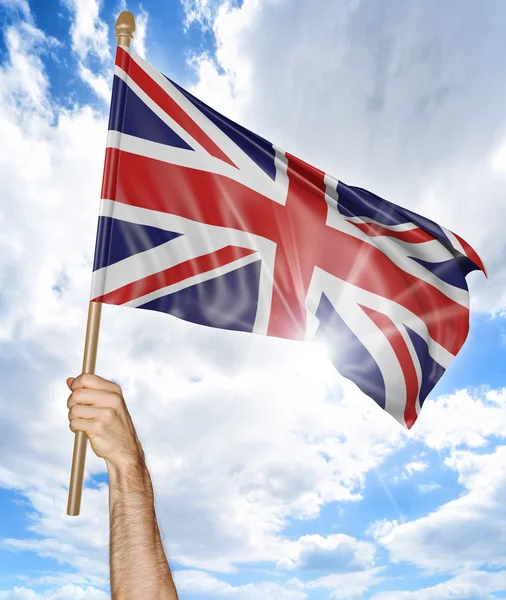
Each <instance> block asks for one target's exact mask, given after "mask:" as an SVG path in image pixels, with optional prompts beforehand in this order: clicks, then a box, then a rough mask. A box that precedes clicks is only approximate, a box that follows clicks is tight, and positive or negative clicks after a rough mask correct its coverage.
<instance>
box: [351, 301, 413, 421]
mask: <svg viewBox="0 0 506 600" xmlns="http://www.w3.org/2000/svg"><path fill="white" fill-rule="evenodd" d="M359 306H360V308H361V309H362V310H363V311H364V312H365V314H366V315H367V316H368V317H369V318H370V319H371V321H373V323H375V324H376V326H377V327H378V328H379V329H380V330H381V332H382V333H383V335H384V336H385V337H386V338H387V340H388V341H389V343H390V345H391V346H392V348H393V351H394V352H395V356H396V357H397V360H398V361H399V364H400V365H401V369H402V374H403V375H404V381H405V383H406V406H405V409H404V421H405V423H406V427H407V428H408V429H411V427H412V426H413V423H414V422H415V421H416V419H417V417H418V414H417V412H416V399H417V397H418V391H419V383H418V376H417V374H416V369H415V365H414V363H413V358H412V356H411V354H410V352H409V349H408V346H407V344H406V342H405V340H404V338H403V337H402V335H401V332H400V331H399V330H398V329H397V327H396V326H395V324H394V322H393V321H392V320H391V319H390V318H389V317H387V316H386V315H384V314H383V313H380V312H377V311H375V310H373V309H372V308H368V307H366V306H362V305H361V304H359Z"/></svg>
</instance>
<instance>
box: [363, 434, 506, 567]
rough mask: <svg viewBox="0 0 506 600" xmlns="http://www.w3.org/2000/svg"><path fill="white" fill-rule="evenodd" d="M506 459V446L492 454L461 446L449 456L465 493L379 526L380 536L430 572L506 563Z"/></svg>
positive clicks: (396, 553) (398, 555) (400, 558)
mask: <svg viewBox="0 0 506 600" xmlns="http://www.w3.org/2000/svg"><path fill="white" fill-rule="evenodd" d="M505 460H506V446H499V447H497V448H496V449H495V451H494V452H492V453H490V454H473V453H472V452H471V451H469V450H465V451H463V450H461V451H456V452H454V453H453V454H452V455H451V456H450V457H449V458H447V459H446V461H445V463H446V464H447V466H448V467H450V468H451V469H453V470H454V471H456V472H457V473H458V481H459V483H460V484H461V485H462V486H464V488H465V493H464V494H462V496H461V497H459V498H457V499H455V500H452V501H451V502H448V503H446V504H444V505H443V506H441V507H440V508H439V509H437V510H436V511H434V512H431V513H430V514H428V515H427V516H425V517H422V518H419V519H416V520H414V521H410V522H407V523H401V524H399V523H391V524H388V523H384V524H383V526H382V527H377V528H376V536H375V537H376V539H377V540H378V541H379V542H380V543H381V544H382V545H384V546H385V547H386V548H387V549H388V551H389V553H390V560H391V561H393V562H404V561H407V562H411V563H413V564H416V565H418V566H420V567H421V568H423V569H425V570H426V571H428V572H441V571H443V572H444V571H449V572H452V571H453V572H456V571H458V570H470V569H477V568H479V567H483V566H486V565H495V566H506V550H505V548H506V534H505V533H504V532H505V531H506V509H505V506H504V502H503V498H504V493H505V490H506V476H505V473H504V468H503V465H504V462H505Z"/></svg>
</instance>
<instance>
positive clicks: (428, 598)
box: [371, 571, 506, 600]
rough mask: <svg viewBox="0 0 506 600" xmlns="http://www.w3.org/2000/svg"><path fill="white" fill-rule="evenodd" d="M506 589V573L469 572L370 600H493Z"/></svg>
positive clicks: (379, 594) (375, 595)
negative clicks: (433, 583) (428, 585)
mask: <svg viewBox="0 0 506 600" xmlns="http://www.w3.org/2000/svg"><path fill="white" fill-rule="evenodd" d="M505 588H506V571H499V572H488V571H470V572H468V573H462V574H460V575H457V576H456V577H452V578H450V579H448V580H446V581H443V582H441V583H437V584H436V585H433V586H430V587H424V588H421V589H419V590H412V591H401V590H398V589H396V590H395V591H391V592H380V593H378V594H374V595H373V596H372V598H371V600H457V599H461V600H494V599H495V598H498V596H496V595H495V593H494V592H503V591H504V589H505Z"/></svg>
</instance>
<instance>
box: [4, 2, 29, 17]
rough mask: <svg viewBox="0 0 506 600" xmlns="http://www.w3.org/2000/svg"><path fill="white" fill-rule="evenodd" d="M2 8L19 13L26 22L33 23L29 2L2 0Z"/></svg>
mask: <svg viewBox="0 0 506 600" xmlns="http://www.w3.org/2000/svg"><path fill="white" fill-rule="evenodd" d="M0 6H3V7H4V8H7V9H8V10H11V11H19V12H20V13H21V15H22V16H23V17H24V19H25V20H26V21H32V14H31V12H30V5H29V4H28V0H0Z"/></svg>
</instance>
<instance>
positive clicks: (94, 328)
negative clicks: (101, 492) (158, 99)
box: [67, 11, 135, 517]
mask: <svg viewBox="0 0 506 600" xmlns="http://www.w3.org/2000/svg"><path fill="white" fill-rule="evenodd" d="M115 29H116V38H117V40H118V46H130V41H131V40H132V39H133V32H134V31H135V19H134V16H133V14H132V13H130V12H127V11H123V12H122V13H121V14H120V15H119V17H118V20H117V21H116V26H115ZM101 314H102V303H101V302H90V304H89V308H88V323H87V326H86V337H85V341H84V356H83V370H82V372H83V373H95V365H96V362H97V347H98V333H99V329H100V316H101ZM87 442H88V437H87V436H86V434H85V433H84V432H83V431H77V432H76V433H75V438H74V453H73V455H72V469H71V472H70V486H69V496H68V503H67V515H69V516H71V517H75V516H77V515H79V512H80V510H81V496H82V491H83V479H84V463H85V460H86V446H87Z"/></svg>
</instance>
